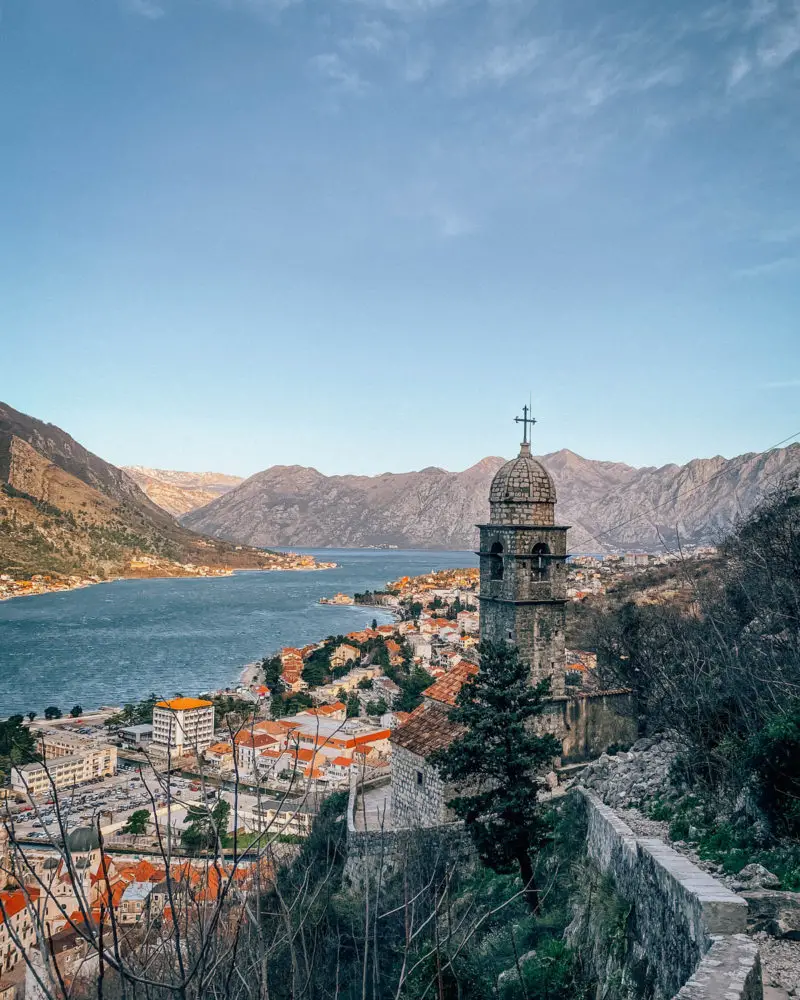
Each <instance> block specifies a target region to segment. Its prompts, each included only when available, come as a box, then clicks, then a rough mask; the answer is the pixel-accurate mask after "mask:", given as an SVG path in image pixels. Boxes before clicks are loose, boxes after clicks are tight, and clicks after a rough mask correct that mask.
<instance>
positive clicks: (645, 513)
mask: <svg viewBox="0 0 800 1000" xmlns="http://www.w3.org/2000/svg"><path fill="white" fill-rule="evenodd" d="M796 437H800V430H799V431H795V432H794V434H790V435H789V436H788V437H785V438H784V439H783V440H782V441H778V442H777V443H776V444H773V445H770V447H769V448H767V449H765V451H763V452H761V454H762V455H766V454H767V453H768V452H770V451H774V450H775V449H776V448H780V446H781V445H783V444H786V443H787V442H789V441H792V440H794V438H796ZM748 457H749V454H747V455H740V456H739V461H740V462H743V461H744V460H745V459H746V458H748ZM731 471H732V470H731V467H730V466H729V465H728V466H726V467H725V468H724V469H720V471H719V472H715V473H714V475H713V476H709V477H708V479H704V480H703V482H702V483H698V484H697V485H696V486H692V487H691V488H690V489H688V490H682V491H681V492H678V493H676V494H675V495H674V496H673V497H671V498H670V499H669V500H664V501H663V502H662V503H659V504H656V506H655V507H652V508H651V509H650V510H643V511H641V512H640V513H638V514H633V515H632V516H631V517H629V518H626V519H625V520H624V521H619V522H618V523H617V524H612V525H611V527H610V528H606V529H605V531H600V532H598V533H597V534H596V535H589V536H588V537H589V539H590V540H591V541H594V542H599V541H600V539H601V538H602V537H603V535H608V534H609V533H610V532H612V531H616V530H617V528H623V527H625V525H626V524H631V523H633V522H634V521H638V520H639V519H640V518H642V517H648V516H649V515H650V514H653V513H655V511H657V510H660V509H661V508H662V507H668V506H669V505H670V504H671V503H675V501H676V500H678V499H679V498H680V497H684V496H689V495H690V494H692V493H696V492H697V490H700V489H702V488H703V487H704V486H708V485H709V483H713V482H714V480H715V479H719V478H720V477H722V476H725V475H727V474H728V473H729V472H731ZM615 492H618V491H617V490H612V491H611V492H610V493H608V494H607V495H606V496H605V497H601V498H600V500H599V501H597V502H598V503H599V502H602V501H603V500H606V499H608V498H609V497H611V496H613V495H614V493H615Z"/></svg>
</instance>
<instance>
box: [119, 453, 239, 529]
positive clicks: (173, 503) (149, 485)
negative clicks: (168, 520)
mask: <svg viewBox="0 0 800 1000" xmlns="http://www.w3.org/2000/svg"><path fill="white" fill-rule="evenodd" d="M123 472H127V474H128V475H129V476H130V477H131V479H132V480H133V481H134V482H135V483H136V485H137V486H139V487H140V489H142V490H143V491H144V493H145V494H146V495H147V496H148V497H149V498H150V499H151V500H152V501H153V503H155V504H158V506H159V507H161V508H162V509H163V510H165V511H167V512H168V513H169V514H172V515H173V516H174V517H179V516H180V515H181V514H188V513H189V511H192V510H196V509H197V508H198V507H203V506H205V504H207V503H211V501H212V500H216V499H217V497H220V496H222V495H223V494H224V493H229V492H230V491H231V490H232V489H234V487H236V486H238V485H239V483H241V482H242V477H241V476H226V475H225V473H223V472H173V471H172V470H170V469H148V468H145V467H144V466H142V465H126V466H123Z"/></svg>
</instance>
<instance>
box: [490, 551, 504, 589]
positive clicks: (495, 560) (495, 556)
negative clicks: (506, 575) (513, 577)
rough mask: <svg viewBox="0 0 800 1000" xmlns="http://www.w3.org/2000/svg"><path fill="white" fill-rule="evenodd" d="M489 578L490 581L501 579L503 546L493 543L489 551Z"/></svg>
mask: <svg viewBox="0 0 800 1000" xmlns="http://www.w3.org/2000/svg"><path fill="white" fill-rule="evenodd" d="M489 577H490V579H492V580H502V579H503V544H502V542H493V543H492V547H491V548H490V549H489Z"/></svg>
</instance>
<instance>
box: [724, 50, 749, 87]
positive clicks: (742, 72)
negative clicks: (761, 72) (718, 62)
mask: <svg viewBox="0 0 800 1000" xmlns="http://www.w3.org/2000/svg"><path fill="white" fill-rule="evenodd" d="M751 68H752V63H751V62H750V60H749V59H748V58H747V56H746V55H745V54H744V53H743V52H740V53H739V54H738V55H737V56H736V57H735V59H734V60H733V62H732V63H731V67H730V69H729V70H728V89H729V90H730V89H732V88H733V87H736V86H737V85H738V84H740V83H741V82H742V80H744V78H745V77H746V76H747V74H748V73H749V72H750V70H751Z"/></svg>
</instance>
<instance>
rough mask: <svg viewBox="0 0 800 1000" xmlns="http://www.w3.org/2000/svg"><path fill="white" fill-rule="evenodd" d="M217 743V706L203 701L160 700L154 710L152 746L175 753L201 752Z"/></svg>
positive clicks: (191, 699) (199, 699)
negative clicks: (215, 739)
mask: <svg viewBox="0 0 800 1000" xmlns="http://www.w3.org/2000/svg"><path fill="white" fill-rule="evenodd" d="M213 742H214V705H213V703H212V702H210V701H205V699H203V698H173V699H172V701H159V702H158V703H157V704H156V706H155V708H154V709H153V744H154V745H155V746H156V747H159V746H160V747H163V748H164V749H167V748H168V749H170V750H171V751H172V752H174V753H176V754H185V753H202V752H203V751H204V750H205V749H206V748H207V747H210V746H211V744H212V743H213Z"/></svg>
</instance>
